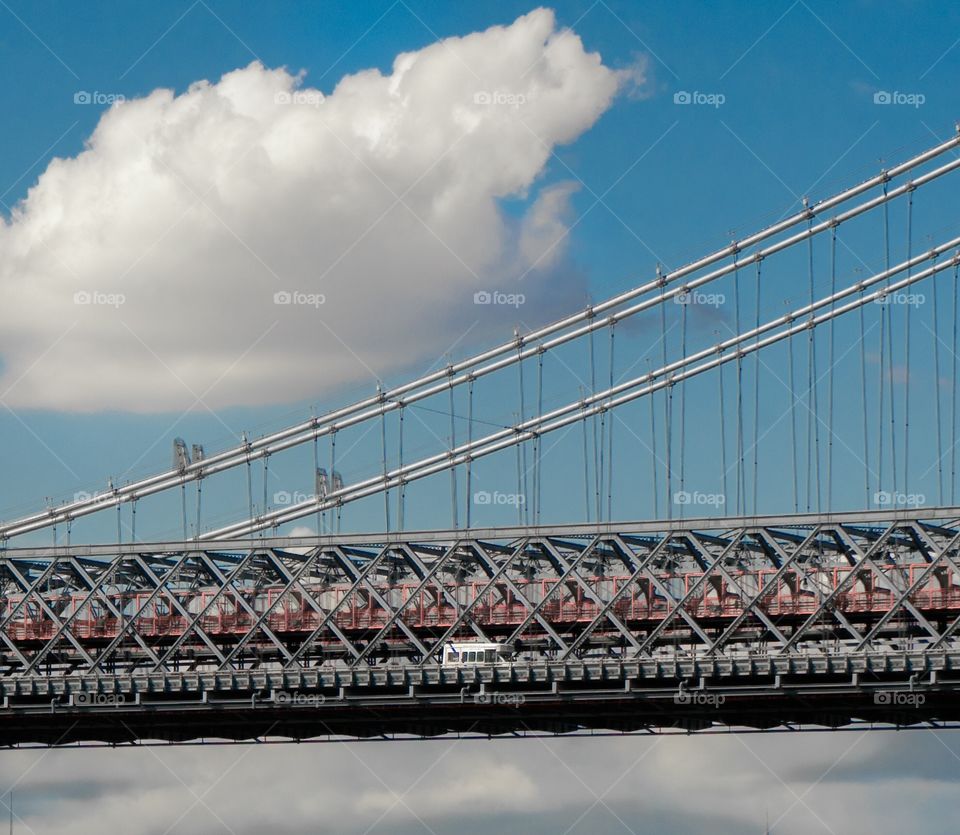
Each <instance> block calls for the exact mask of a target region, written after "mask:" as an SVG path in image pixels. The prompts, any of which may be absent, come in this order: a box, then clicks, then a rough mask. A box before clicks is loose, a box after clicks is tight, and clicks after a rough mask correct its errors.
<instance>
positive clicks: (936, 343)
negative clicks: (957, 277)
mask: <svg viewBox="0 0 960 835" xmlns="http://www.w3.org/2000/svg"><path fill="white" fill-rule="evenodd" d="M934 263H936V260H935V259H934ZM932 290H933V306H932V307H931V308H930V310H931V313H930V318H931V319H933V397H934V403H935V415H936V420H937V504H939V505H940V506H941V507H942V506H943V411H942V409H941V408H940V323H939V318H940V317H939V316H938V314H937V276H934V279H933V287H932Z"/></svg>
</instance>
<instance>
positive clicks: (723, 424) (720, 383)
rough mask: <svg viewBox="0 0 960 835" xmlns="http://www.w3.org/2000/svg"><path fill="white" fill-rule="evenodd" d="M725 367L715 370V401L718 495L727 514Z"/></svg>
mask: <svg viewBox="0 0 960 835" xmlns="http://www.w3.org/2000/svg"><path fill="white" fill-rule="evenodd" d="M725 367H726V366H724V365H721V366H720V367H719V368H718V369H717V399H718V400H719V404H718V409H717V411H718V412H719V413H720V493H721V495H722V496H723V506H724V508H727V512H728V513H729V507H730V505H729V504H728V503H727V496H728V493H727V419H726V410H725V409H724V408H723V372H724V368H725Z"/></svg>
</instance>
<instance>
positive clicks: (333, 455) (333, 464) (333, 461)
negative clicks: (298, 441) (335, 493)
mask: <svg viewBox="0 0 960 835" xmlns="http://www.w3.org/2000/svg"><path fill="white" fill-rule="evenodd" d="M336 471H337V432H336V430H334V431H333V432H331V433H330V486H331V487H333V486H334V485H335V483H336V481H337V479H336V477H335V476H334V473H336ZM342 508H343V505H341V504H340V502H337V525H336V528H337V533H340V511H341V509H342Z"/></svg>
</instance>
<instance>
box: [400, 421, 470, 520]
mask: <svg viewBox="0 0 960 835" xmlns="http://www.w3.org/2000/svg"><path fill="white" fill-rule="evenodd" d="M397 411H398V412H399V413H400V414H399V415H398V416H397V458H398V464H397V466H398V467H399V468H400V469H401V470H402V469H403V420H404V411H405V408H404V407H403V406H400V408H399V409H397ZM398 492H399V495H398V496H397V530H398V531H402V530H403V510H404V506H405V505H406V502H407V483H406V481H401V482H400V489H399V491H398ZM469 492H470V485H469V484H468V485H467V493H468V494H469ZM469 499H470V497H469V495H468V496H467V508H468V510H467V513H468V518H469V512H470V511H469V507H470V504H469ZM468 524H469V522H468Z"/></svg>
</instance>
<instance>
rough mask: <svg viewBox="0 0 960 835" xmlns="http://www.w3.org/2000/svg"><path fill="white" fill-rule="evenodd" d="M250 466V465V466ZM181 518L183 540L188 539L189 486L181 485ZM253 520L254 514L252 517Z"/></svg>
mask: <svg viewBox="0 0 960 835" xmlns="http://www.w3.org/2000/svg"><path fill="white" fill-rule="evenodd" d="M248 466H249V464H248ZM180 518H181V519H182V520H183V538H184V540H186V538H187V485H186V483H183V484H181V485H180ZM250 518H251V519H252V518H253V514H251V515H250Z"/></svg>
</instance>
